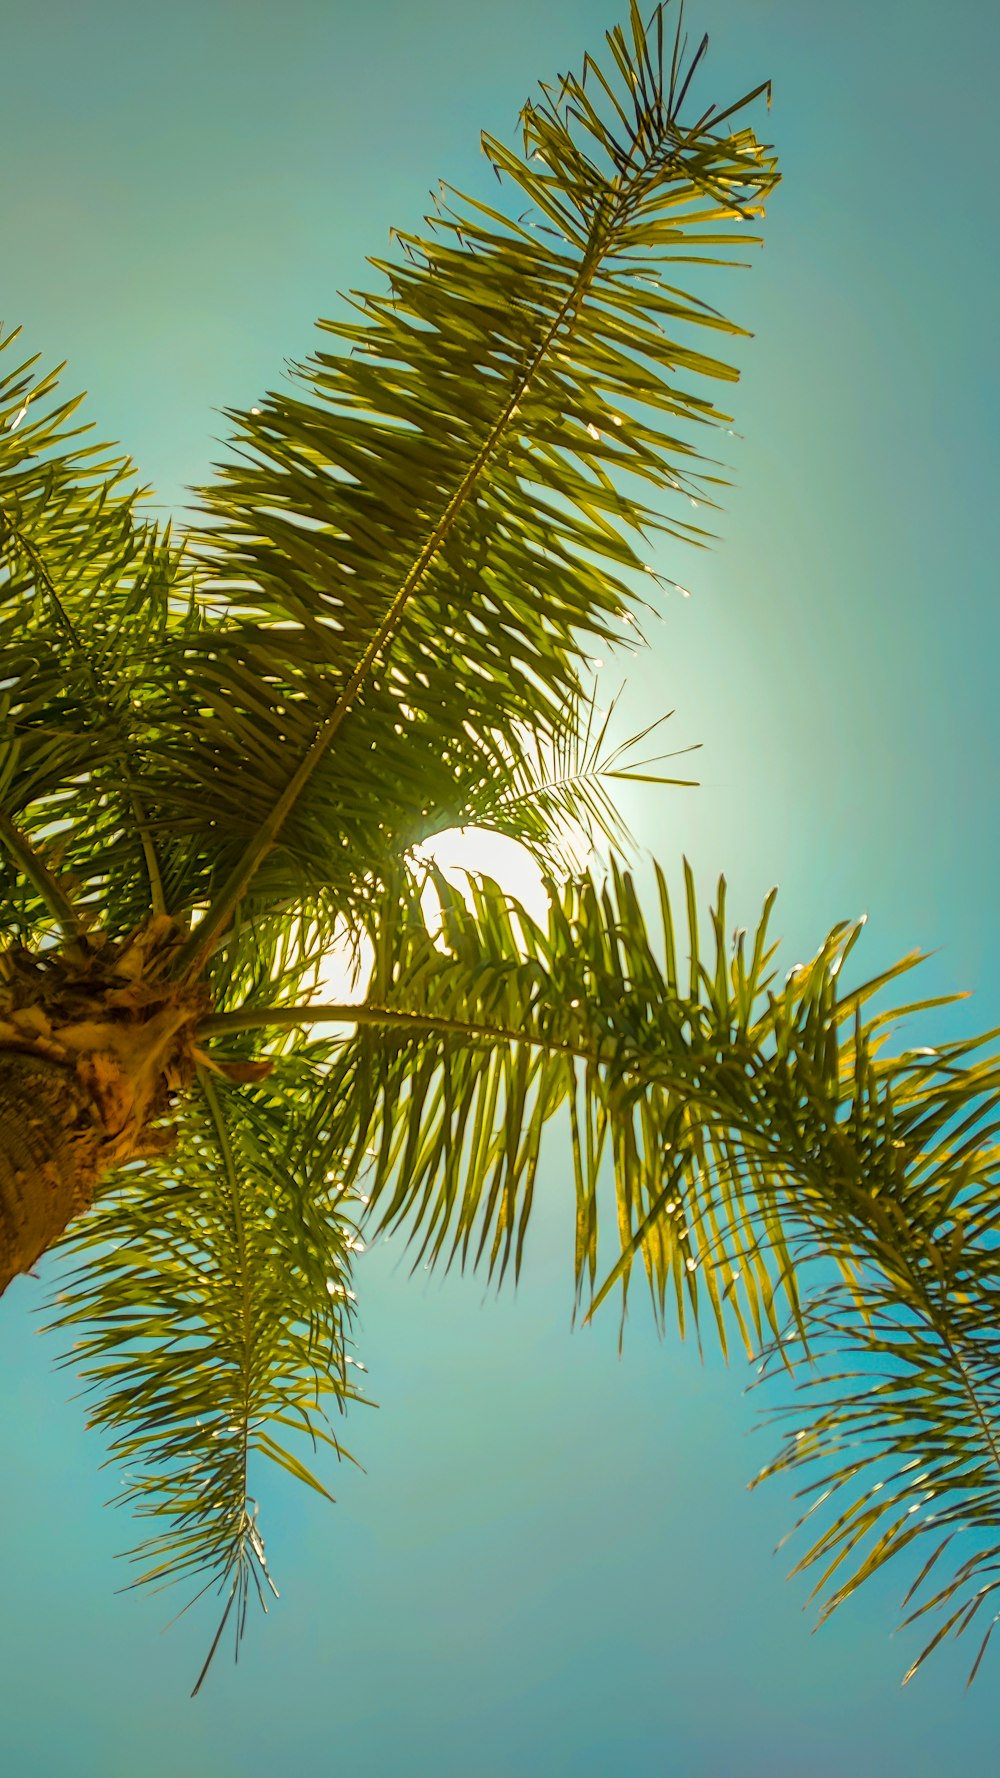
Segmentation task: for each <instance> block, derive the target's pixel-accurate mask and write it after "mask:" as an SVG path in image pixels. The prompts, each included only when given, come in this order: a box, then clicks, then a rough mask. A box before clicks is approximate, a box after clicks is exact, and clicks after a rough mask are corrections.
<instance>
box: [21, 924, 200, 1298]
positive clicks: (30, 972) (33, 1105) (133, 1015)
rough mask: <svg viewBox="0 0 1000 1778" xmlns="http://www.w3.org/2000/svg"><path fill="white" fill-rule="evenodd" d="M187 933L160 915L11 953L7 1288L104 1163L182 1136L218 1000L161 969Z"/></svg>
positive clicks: (51, 1238) (84, 1200)
mask: <svg viewBox="0 0 1000 1778" xmlns="http://www.w3.org/2000/svg"><path fill="white" fill-rule="evenodd" d="M183 937H184V932H183V929H181V928H179V927H178V926H177V925H176V923H175V922H174V921H172V920H168V919H163V918H157V919H154V920H151V921H149V922H148V923H147V924H146V925H145V926H143V927H141V928H140V929H139V931H138V932H136V933H134V934H133V935H132V936H131V938H128V939H126V940H125V941H124V942H122V943H119V944H113V943H111V942H110V941H109V940H107V939H106V938H104V937H103V936H102V935H101V934H96V935H94V936H93V937H90V938H88V939H86V940H82V941H80V942H78V943H77V944H76V945H74V946H72V947H66V948H64V949H52V950H48V951H44V952H31V951H27V950H22V949H20V948H16V949H13V950H9V951H6V952H4V953H2V954H0V1294H2V1293H3V1292H4V1291H5V1290H6V1288H7V1286H8V1284H9V1283H10V1282H11V1280H12V1279H13V1278H15V1277H17V1275H18V1273H20V1272H26V1271H28V1270H30V1268H31V1267H32V1266H33V1265H35V1263H36V1262H37V1260H39V1259H40V1258H41V1256H42V1254H43V1253H45V1252H46V1250H47V1249H48V1248H49V1247H51V1246H52V1245H53V1243H54V1242H55V1241H57V1240H58V1239H59V1237H60V1235H61V1234H62V1233H63V1231H64V1230H65V1229H66V1227H67V1225H68V1224H69V1223H70V1222H71V1221H72V1220H73V1218H74V1217H76V1216H78V1215H80V1214H81V1213H82V1212H83V1211H84V1210H86V1208H87V1206H88V1205H89V1203H90V1201H91V1198H92V1197H93V1194H94V1191H95V1188H96V1187H97V1185H98V1184H99V1183H100V1181H101V1179H102V1178H103V1177H104V1176H105V1174H107V1173H109V1172H110V1171H112V1170H113V1169H114V1168H116V1167H121V1166H124V1165H125V1164H126V1163H127V1162H128V1161H133V1160H138V1159H140V1158H141V1157H143V1156H147V1155H152V1154H160V1153H163V1152H164V1151H165V1150H166V1149H167V1148H168V1147H169V1146H170V1143H171V1140H172V1138H173V1131H172V1130H171V1129H170V1128H169V1126H167V1127H164V1125H163V1119H164V1117H165V1114H166V1113H167V1112H168V1110H169V1107H170V1102H171V1098H172V1096H173V1094H174V1093H175V1092H176V1091H178V1090H179V1089H181V1088H183V1087H184V1086H185V1085H186V1084H187V1082H188V1081H189V1080H190V1078H191V1076H192V1074H193V1072H194V1067H195V1064H196V1061H197V1060H198V1052H197V1050H196V1048H195V1044H194V1031H195V1027H196V1025H197V1022H198V1019H199V1018H200V1017H201V1016H202V1015H203V1013H204V1012H205V1011H206V1007H207V997H206V993H205V990H204V988H197V987H196V988H194V989H191V988H188V989H184V990H182V989H178V988H177V987H175V986H174V985H173V984H171V983H169V982H165V981H164V979H163V978H164V974H165V971H166V968H167V966H168V964H169V962H170V959H171V956H172V954H173V953H174V952H175V951H176V948H177V946H178V944H179V943H180V942H182V940H183Z"/></svg>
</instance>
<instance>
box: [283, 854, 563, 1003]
mask: <svg viewBox="0 0 1000 1778" xmlns="http://www.w3.org/2000/svg"><path fill="white" fill-rule="evenodd" d="M411 857H412V858H413V860H414V861H415V862H416V863H417V864H418V865H419V864H421V863H423V864H433V865H435V866H436V867H437V869H438V870H439V871H440V872H441V874H442V876H444V877H445V878H447V880H448V882H449V883H451V884H453V885H454V887H455V888H456V889H457V890H458V891H459V893H460V894H463V895H465V896H466V897H467V898H468V888H469V878H470V877H492V879H493V881H494V882H495V883H498V884H499V886H500V888H501V889H502V890H503V891H504V893H505V894H507V895H510V896H511V897H512V898H513V899H514V900H515V901H518V902H520V904H521V906H522V907H523V908H524V909H525V911H526V913H528V914H530V915H531V917H532V919H533V920H536V921H537V922H538V924H539V925H541V926H543V927H544V926H545V924H546V922H547V918H548V898H547V896H546V894H545V889H544V886H543V882H542V873H541V870H540V868H539V866H538V864H537V863H536V862H535V860H534V858H532V856H531V853H530V852H529V851H528V850H527V848H526V847H525V846H522V845H520V844H519V842H518V841H517V840H512V839H510V838H508V836H507V835H506V834H502V833H491V832H490V830H489V829H488V828H485V827H449V828H446V829H445V831H444V832H443V833H437V834H435V835H434V837H433V838H432V839H430V840H426V841H425V842H424V844H423V845H420V846H415V847H414V848H413V851H412V853H411ZM422 905H423V909H424V915H425V917H426V919H427V920H428V923H429V924H431V925H433V924H434V923H435V921H436V918H437V914H438V903H437V897H436V896H435V894H434V890H433V887H432V886H431V885H430V884H428V885H427V887H426V889H425V890H424V893H423V897H422ZM371 965H372V951H371V946H370V944H369V943H368V940H367V939H364V938H363V939H362V940H361V943H360V947H358V948H356V949H352V947H351V945H350V944H349V943H348V940H347V936H346V934H345V935H344V937H343V938H342V939H340V940H339V941H335V942H334V944H333V945H332V946H331V947H330V950H329V951H328V953H327V955H326V957H325V959H324V963H323V968H322V972H321V976H320V982H319V985H318V986H319V998H320V999H322V1000H323V1001H325V1002H326V1003H327V1004H328V1005H331V1006H358V1005H360V1004H361V1002H362V1001H363V1000H364V998H365V995H366V993H367V990H368V978H369V976H370V974H371Z"/></svg>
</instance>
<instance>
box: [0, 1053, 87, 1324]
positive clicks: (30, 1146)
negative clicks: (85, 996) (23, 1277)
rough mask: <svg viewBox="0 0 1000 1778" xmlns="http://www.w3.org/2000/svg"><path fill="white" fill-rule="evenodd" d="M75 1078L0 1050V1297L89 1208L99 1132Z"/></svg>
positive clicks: (36, 1059)
mask: <svg viewBox="0 0 1000 1778" xmlns="http://www.w3.org/2000/svg"><path fill="white" fill-rule="evenodd" d="M87 1100H88V1095H87V1093H86V1091H85V1089H84V1087H83V1085H82V1083H81V1082H80V1081H79V1079H78V1077H77V1074H76V1070H75V1068H73V1067H72V1066H67V1065H66V1064H65V1063H62V1062H55V1061H52V1060H50V1059H49V1058H48V1057H46V1056H40V1055H36V1054H32V1053H30V1052H24V1051H20V1050H15V1049H3V1048H0V1295H2V1293H3V1292H4V1291H5V1290H6V1288H7V1286H8V1284H9V1283H10V1282H11V1279H12V1278H16V1277H17V1275H18V1273H19V1272H27V1271H30V1269H31V1267H32V1266H33V1265H34V1264H35V1263H36V1261H37V1260H38V1259H40V1258H41V1256H42V1254H43V1253H45V1251H46V1250H47V1249H48V1248H49V1247H51V1246H52V1244H53V1242H55V1241H57V1240H58V1239H59V1236H60V1235H61V1234H62V1233H63V1230H64V1229H65V1228H66V1226H67V1224H68V1223H69V1222H70V1221H71V1220H72V1218H73V1217H74V1216H77V1215H79V1214H80V1213H81V1211H83V1210H85V1209H86V1208H87V1205H88V1204H89V1202H90V1198H91V1195H92V1193H93V1190H94V1186H95V1184H96V1182H97V1179H98V1177H99V1175H100V1172H101V1170H102V1169H101V1166H100V1159H99V1147H100V1140H101V1135H102V1133H103V1132H102V1131H101V1129H100V1126H99V1124H98V1123H97V1122H96V1121H95V1120H94V1119H93V1118H92V1117H90V1116H89V1115H88V1113H89V1110H90V1107H89V1105H88V1102H87Z"/></svg>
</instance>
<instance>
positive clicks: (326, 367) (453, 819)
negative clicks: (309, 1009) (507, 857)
mask: <svg viewBox="0 0 1000 1778" xmlns="http://www.w3.org/2000/svg"><path fill="white" fill-rule="evenodd" d="M630 29H631V37H630V40H629V41H627V40H626V37H625V36H624V35H623V34H622V33H621V32H618V33H612V34H611V37H610V38H609V43H610V45H611V50H612V59H613V62H614V63H615V64H616V65H615V66H613V67H612V69H611V73H610V74H609V75H608V76H606V77H605V76H599V77H598V74H597V71H596V69H595V65H594V64H592V63H589V64H588V68H587V70H586V71H585V75H584V77H583V78H581V79H580V80H576V79H573V78H570V77H567V78H566V79H564V80H563V81H562V82H561V85H560V89H559V93H558V94H557V95H553V94H552V93H551V92H550V91H548V89H544V88H543V91H542V96H541V99H540V101H539V102H538V103H533V104H529V105H528V106H527V107H526V109H525V111H524V113H523V124H524V140H523V152H522V153H521V154H515V153H513V152H511V151H509V150H508V149H506V148H504V147H503V146H502V145H501V144H499V143H497V142H495V141H493V140H492V139H486V140H485V141H484V147H485V149H486V152H487V154H488V156H489V157H490V160H491V162H492V164H493V166H494V168H495V170H496V172H497V175H498V178H499V179H500V181H501V184H505V185H506V188H507V191H508V192H509V193H510V194H511V198H512V199H513V203H512V204H511V205H510V206H509V208H508V209H506V210H500V209H496V208H494V207H493V206H492V205H488V204H486V203H484V202H482V201H480V200H477V199H472V198H462V197H461V196H460V195H459V194H456V193H453V192H451V191H450V190H445V191H444V192H443V193H442V198H441V202H440V205H439V208H438V212H437V214H436V215H435V216H434V217H433V218H432V219H430V227H429V231H428V233H427V234H426V235H422V236H419V237H418V236H415V235H414V236H411V235H399V236H398V237H397V240H398V243H399V246H400V248H401V250H402V258H401V260H400V261H398V262H396V261H393V262H389V261H379V260H377V261H374V262H373V263H374V264H375V266H376V269H377V270H379V271H380V272H382V273H383V274H384V276H385V278H386V280H387V290H386V292H385V294H383V295H366V294H361V293H354V295H353V298H352V300H353V302H354V306H355V308H356V309H357V311H358V318H357V319H355V320H333V321H324V322H322V323H321V326H322V327H323V328H324V329H325V330H326V332H327V333H328V334H329V335H330V336H331V338H332V340H333V342H334V343H335V348H336V349H335V350H332V351H327V350H322V351H319V352H317V353H316V354H315V355H314V356H313V358H311V359H310V360H309V361H308V363H306V364H305V365H302V366H300V367H299V368H298V371H297V380H298V385H299V391H300V392H296V393H290V394H285V393H277V392H272V393H271V394H269V395H268V396H267V397H266V398H265V399H264V400H263V401H262V403H261V405H260V407H259V409H256V408H255V409H254V410H252V411H251V412H250V413H233V414H231V416H230V418H231V419H232V420H233V422H234V424H235V426H236V428H237V432H236V456H235V459H234V460H233V461H230V462H227V463H226V464H224V465H223V466H222V468H221V471H220V476H219V479H218V481H217V482H216V483H215V484H214V486H213V487H212V488H210V489H208V490H206V492H205V496H204V498H205V503H206V528H205V529H204V531H203V534H202V561H203V567H204V569H205V572H206V575H207V577H208V578H207V581H206V583H205V586H204V597H205V599H206V601H207V606H206V609H207V610H208V611H209V612H210V613H211V616H210V617H207V618H206V621H205V623H204V626H203V628H202V629H201V630H200V631H199V632H198V633H197V634H196V635H194V636H192V637H189V638H186V639H184V641H183V644H182V646H181V648H180V649H179V651H177V652H175V653H174V655H173V656H171V657H169V658H167V659H165V661H164V667H163V671H164V672H165V673H169V675H170V676H171V679H172V681H173V682H174V683H176V685H177V688H178V692H177V695H178V696H179V697H180V698H181V699H182V701H183V704H184V709H185V726H186V729H187V730H188V732H189V733H190V736H191V744H190V745H189V746H187V747H186V748H181V749H178V747H177V746H176V739H175V737H174V736H170V737H169V738H166V737H165V739H164V744H163V752H162V759H161V763H160V767H159V770H158V772H157V779H156V782H157V793H156V795H157V800H158V801H159V800H163V802H164V806H169V807H170V808H171V809H172V810H173V812H174V816H175V818H176V820H177V821H178V822H179V823H180V824H181V825H182V826H183V827H185V828H186V829H187V830H188V831H189V832H190V833H191V836H192V845H193V846H195V847H197V846H203V847H204V848H205V850H206V852H207V854H208V855H209V856H210V857H211V858H212V860H213V861H214V863H213V873H212V880H211V889H210V894H209V900H210V908H209V911H208V912H207V913H206V914H205V915H204V917H203V919H202V921H201V924H200V927H199V931H198V934H197V936H196V937H194V938H192V941H191V944H190V946H189V947H188V950H187V953H186V954H185V958H184V966H185V967H187V968H193V967H195V966H196V965H197V964H198V963H199V962H200V961H201V960H203V959H204V957H205V956H207V955H208V954H209V952H210V951H211V948H212V946H213V945H214V944H215V943H216V941H217V940H218V938H219V936H220V934H221V933H222V932H223V931H224V930H225V928H226V926H227V923H228V922H229V920H230V918H231V916H232V915H233V912H234V910H235V909H236V907H237V905H238V904H239V903H240V902H241V901H247V902H248V904H249V905H250V906H252V907H255V908H257V909H258V910H259V909H260V908H262V907H263V906H264V905H266V903H267V902H268V900H271V901H273V900H274V898H275V896H276V894H277V895H278V896H279V898H280V897H282V896H283V894H284V891H285V889H286V887H289V886H290V887H291V889H292V890H293V892H294V893H296V894H298V893H300V892H301V885H302V882H303V880H304V877H308V879H309V880H311V881H312V882H315V881H316V878H317V877H318V876H322V878H323V880H324V881H325V882H326V883H327V884H328V885H330V886H331V890H332V892H333V894H334V896H335V898H336V899H337V901H338V905H339V907H340V908H341V910H343V909H344V908H345V907H348V906H349V905H350V904H351V898H352V896H353V895H355V894H360V895H361V899H362V900H363V898H364V896H363V891H362V889H361V888H360V886H361V885H362V884H363V883H364V882H365V881H366V880H367V878H368V876H369V875H370V874H371V873H372V872H375V873H376V874H378V873H379V872H380V871H381V870H382V869H383V867H384V866H386V865H387V864H391V862H392V860H393V859H395V858H398V857H399V856H400V855H401V853H403V852H405V851H406V850H407V849H408V848H409V847H410V846H412V845H413V844H416V843H418V842H419V841H420V840H422V839H424V838H426V837H427V836H428V835H429V834H431V833H433V832H436V831H439V830H440V829H441V828H442V827H447V826H452V825H461V824H462V822H463V820H464V819H466V818H468V813H469V811H470V810H472V809H474V806H475V803H476V800H477V798H478V797H480V796H481V793H482V787H483V786H484V785H485V784H487V783H488V781H489V780H490V779H491V778H495V777H497V776H498V775H503V774H504V773H505V772H506V771H507V770H508V767H509V763H510V760H511V758H512V757H513V759H514V760H515V761H518V760H520V759H522V758H523V757H524V756H525V748H526V742H525V737H526V736H527V737H534V736H541V737H543V738H547V739H549V740H554V739H558V737H560V736H561V735H562V734H563V733H564V721H565V710H566V707H567V704H568V702H570V701H572V700H573V699H574V698H577V697H578V696H579V694H580V689H581V686H580V674H579V657H580V652H581V649H582V648H583V647H584V646H585V645H586V644H587V642H588V641H594V640H596V641H599V642H609V643H610V642H613V641H614V640H615V639H616V638H620V637H623V636H630V635H634V631H633V630H630V629H629V626H628V621H627V620H629V619H632V618H633V616H634V612H635V609H636V608H637V607H639V606H641V605H642V603H643V601H642V599H641V598H640V597H639V596H638V595H637V593H636V589H635V584H634V581H635V577H636V575H641V574H642V571H643V569H644V567H645V565H646V557H647V547H648V546H647V545H646V544H645V543H643V542H641V539H642V538H643V537H648V536H649V535H651V534H653V533H655V532H657V531H659V532H663V533H666V534H669V535H673V536H675V537H677V538H684V539H688V538H694V539H695V540H697V539H698V538H699V537H703V535H704V534H703V533H702V532H701V531H700V530H699V529H698V527H697V526H696V525H694V524H693V522H692V520H691V518H690V517H689V516H688V515H689V514H690V511H691V507H690V506H689V502H692V503H693V504H695V505H696V504H698V502H699V500H700V499H701V498H702V497H710V491H711V487H712V485H713V484H712V479H711V478H712V474H713V468H712V463H711V460H710V459H708V458H705V457H704V456H703V455H702V454H701V452H700V450H699V446H698V434H699V431H700V432H701V433H702V434H707V433H708V432H709V431H710V430H711V429H712V428H713V427H715V426H716V425H717V424H718V423H719V422H720V421H721V420H723V419H726V418H727V417H728V416H726V415H724V414H722V413H720V412H719V411H718V410H717V409H716V408H715V406H714V405H713V403H712V401H711V399H710V398H709V396H708V395H707V394H704V393H702V392H701V391H700V389H696V388H695V387H694V384H695V383H697V382H698V380H699V379H704V378H709V379H713V378H714V379H716V380H719V379H721V380H723V381H726V382H732V381H733V380H734V378H735V375H736V373H735V371H734V370H733V368H732V367H731V366H730V365H729V364H728V363H727V362H725V361H723V360H721V359H719V358H717V357H715V356H713V355H711V354H709V353H707V352H705V351H703V350H701V349H700V348H697V347H696V346H695V345H694V344H693V343H692V341H693V336H694V335H695V334H696V333H697V332H703V331H704V330H705V329H711V330H712V332H713V335H714V336H716V337H719V338H724V337H725V336H726V335H727V334H728V335H736V334H739V333H740V332H741V330H740V329H739V328H738V327H736V326H735V325H734V324H732V323H730V322H727V321H725V320H724V318H722V317H721V316H719V315H718V314H716V313H715V312H714V311H712V310H710V309H709V308H707V307H706V306H705V305H704V304H701V303H699V302H698V301H697V300H696V299H694V298H691V297H688V296H687V295H685V294H684V293H682V292H681V291H679V290H678V289H677V287H676V286H675V284H674V282H673V279H674V276H675V269H674V268H675V262H683V261H685V260H686V259H689V258H691V257H692V256H693V257H694V258H695V259H696V260H698V261H699V262H705V261H706V260H707V261H709V262H710V263H712V264H720V263H731V262H732V261H733V259H734V257H738V255H739V254H740V253H742V251H743V249H744V248H745V246H746V244H747V242H748V240H750V239H752V238H753V237H752V236H749V235H748V234H747V230H746V223H747V218H748V216H751V215H755V214H758V213H759V210H760V206H761V203H762V201H763V199H764V198H765V197H766V195H767V193H768V192H769V191H770V190H771V189H772V187H773V185H774V183H775V180H776V173H775V169H774V162H773V159H772V158H771V157H770V155H769V154H768V152H767V151H766V150H765V148H763V147H762V146H761V145H760V144H759V143H758V141H757V139H756V137H755V136H754V135H753V133H752V131H751V130H749V129H746V128H742V129H736V128H735V126H734V124H733V122H732V119H733V116H734V114H735V113H736V112H739V111H740V110H741V109H742V107H743V106H744V105H745V104H746V103H749V101H750V100H751V99H753V98H754V97H756V96H757V94H750V95H747V97H746V99H745V100H744V99H741V100H740V101H738V102H737V104H736V105H734V106H729V107H726V108H725V109H724V110H723V111H721V112H718V111H716V110H714V109H713V108H709V109H708V110H703V111H702V112H701V113H700V114H699V115H698V116H697V117H696V118H695V119H694V120H692V121H683V120H682V118H681V116H680V109H679V108H680V100H681V97H682V91H683V90H685V89H686V85H687V82H686V78H685V77H684V76H683V75H682V73H681V70H680V67H679V64H678V62H677V58H676V56H675V60H674V65H673V66H668V65H666V64H664V62H663V60H662V41H661V39H662V31H661V30H659V27H658V36H657V44H658V48H654V47H653V46H652V40H651V39H650V38H649V37H648V36H647V34H646V32H645V31H644V30H643V27H642V25H641V22H640V19H639V14H638V12H637V10H636V9H635V8H633V11H632V16H631V27H630ZM588 77H589V78H590V83H591V87H592V86H593V84H594V81H595V79H598V78H599V79H600V80H601V81H603V83H604V85H603V88H602V91H603V90H605V89H606V91H607V93H610V94H612V95H614V94H615V93H620V95H621V97H620V101H615V103H617V105H618V113H620V118H621V119H624V121H616V122H615V125H614V128H612V127H611V125H610V124H609V123H608V122H607V121H605V120H604V118H603V116H602V112H601V105H605V107H606V100H605V99H603V98H602V99H600V103H599V104H595V103H594V102H592V99H591V97H590V93H589V91H588V90H587V79H588ZM762 90H763V89H758V92H760V91H762ZM599 97H600V96H599ZM525 203H527V204H528V206H529V212H528V213H527V215H520V216H519V215H518V214H517V213H516V211H515V208H514V206H516V207H517V210H523V206H524V204H525ZM667 427H669V431H666V430H665V429H666V428H667ZM623 476H627V478H628V487H629V489H634V488H636V487H641V486H642V484H643V482H645V483H647V484H649V485H650V486H652V487H654V488H656V489H661V490H666V493H667V510H661V509H660V508H659V506H656V507H654V506H653V505H651V504H649V503H648V502H646V501H644V500H642V499H640V498H639V497H638V496H637V495H636V494H635V493H634V492H632V491H628V490H627V489H626V487H625V485H624V484H623V482H622V480H621V478H622V477H623ZM640 584H642V583H640ZM645 584H646V585H648V582H646V583H645ZM528 744H529V745H530V744H531V743H530V742H529V743H528ZM209 806H210V808H211V812H212V822H213V824H214V827H213V832H212V833H211V835H207V834H205V831H204V810H205V808H206V807H209ZM220 860H221V861H223V862H222V863H220ZM223 864H224V868H223Z"/></svg>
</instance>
